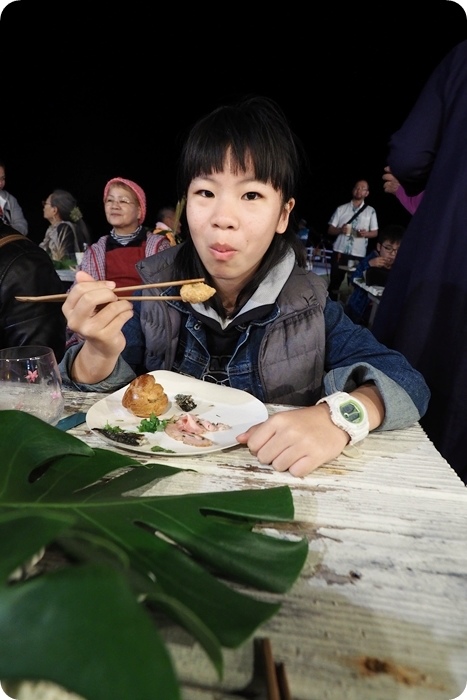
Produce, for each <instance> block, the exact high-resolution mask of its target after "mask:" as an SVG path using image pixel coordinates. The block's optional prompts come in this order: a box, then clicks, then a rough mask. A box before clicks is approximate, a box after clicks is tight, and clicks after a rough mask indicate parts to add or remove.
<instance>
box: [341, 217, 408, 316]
mask: <svg viewBox="0 0 467 700" xmlns="http://www.w3.org/2000/svg"><path fill="white" fill-rule="evenodd" d="M404 231H405V227H404V226H401V225H399V224H388V226H384V227H383V228H381V229H379V233H378V238H377V241H376V248H375V250H372V251H371V253H369V254H368V255H366V256H365V257H364V258H363V260H361V261H360V262H359V263H358V265H357V268H356V270H354V272H352V274H351V276H350V283H351V284H352V283H353V286H354V288H353V291H352V293H351V295H350V296H349V298H348V299H347V303H346V305H345V308H344V311H345V313H346V314H347V316H348V317H349V318H351V319H352V321H353V322H354V323H359V324H361V325H362V326H368V325H369V321H370V313H371V301H370V298H369V296H368V292H367V291H366V290H365V289H362V287H357V286H356V285H355V283H354V280H355V279H364V280H365V282H366V283H367V284H368V285H369V286H371V285H372V284H377V285H380V286H381V287H386V284H387V280H388V277H389V271H390V270H391V269H392V266H393V264H394V260H395V259H396V255H397V253H398V252H399V248H400V245H401V241H402V236H403V234H404ZM372 273H374V274H373V277H372Z"/></svg>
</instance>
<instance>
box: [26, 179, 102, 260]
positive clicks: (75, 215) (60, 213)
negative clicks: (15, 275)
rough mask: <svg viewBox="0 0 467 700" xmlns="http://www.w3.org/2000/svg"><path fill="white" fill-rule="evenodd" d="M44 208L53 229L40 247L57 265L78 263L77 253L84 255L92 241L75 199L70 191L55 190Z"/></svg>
mask: <svg viewBox="0 0 467 700" xmlns="http://www.w3.org/2000/svg"><path fill="white" fill-rule="evenodd" d="M42 208H43V212H44V219H47V221H48V222H49V226H48V228H47V231H46V232H45V236H44V238H43V240H42V241H41V243H39V246H40V247H41V248H42V249H43V250H45V252H46V253H48V254H49V256H50V257H51V258H52V260H54V261H55V262H58V261H63V260H70V261H74V260H75V255H76V253H82V252H84V250H85V249H86V247H87V246H88V245H91V242H92V240H91V235H90V233H89V230H88V227H87V225H86V223H85V221H84V219H83V215H82V213H81V210H80V208H79V207H78V202H77V201H76V199H75V197H73V195H72V194H71V193H70V192H67V191H66V190H54V191H53V192H52V193H51V194H49V196H48V197H47V199H44V201H43V202H42Z"/></svg>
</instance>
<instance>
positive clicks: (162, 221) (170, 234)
mask: <svg viewBox="0 0 467 700" xmlns="http://www.w3.org/2000/svg"><path fill="white" fill-rule="evenodd" d="M154 233H160V234H162V235H164V236H167V238H168V240H169V241H170V243H171V245H176V244H177V243H180V242H181V235H182V222H181V221H180V219H179V220H178V221H177V208H176V207H174V206H172V205H168V206H165V207H161V208H160V209H159V211H158V212H157V221H156V225H155V227H154Z"/></svg>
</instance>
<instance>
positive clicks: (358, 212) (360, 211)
mask: <svg viewBox="0 0 467 700" xmlns="http://www.w3.org/2000/svg"><path fill="white" fill-rule="evenodd" d="M367 206H368V204H367V203H366V202H365V203H364V205H363V207H360V209H357V211H356V212H355V213H354V215H353V216H352V218H350V219H349V220H348V221H347V224H351V223H352V221H353V220H354V219H356V218H357V216H358V215H359V214H361V213H362V211H363V210H364V209H365V208H366V207H367ZM347 224H346V225H347Z"/></svg>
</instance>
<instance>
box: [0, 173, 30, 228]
mask: <svg viewBox="0 0 467 700" xmlns="http://www.w3.org/2000/svg"><path fill="white" fill-rule="evenodd" d="M5 182H6V173H5V163H4V161H3V160H0V220H1V221H3V222H4V223H5V224H7V226H12V227H13V228H14V229H15V231H18V232H19V233H22V234H23V236H27V235H28V222H27V221H26V219H25V216H24V214H23V210H22V209H21V207H20V205H19V203H18V200H17V199H16V197H13V195H12V194H10V192H7V191H6V189H5Z"/></svg>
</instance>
